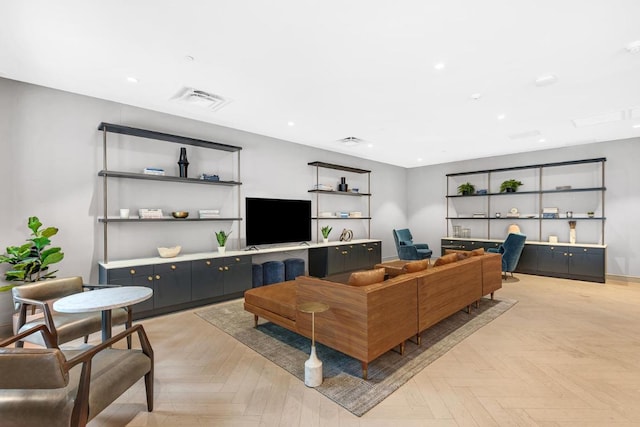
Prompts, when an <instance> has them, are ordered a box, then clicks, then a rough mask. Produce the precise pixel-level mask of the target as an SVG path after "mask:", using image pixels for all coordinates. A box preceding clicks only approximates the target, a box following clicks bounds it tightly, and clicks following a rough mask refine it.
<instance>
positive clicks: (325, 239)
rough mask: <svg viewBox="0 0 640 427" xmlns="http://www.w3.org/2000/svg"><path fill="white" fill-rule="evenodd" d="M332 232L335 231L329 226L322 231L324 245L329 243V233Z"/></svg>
mask: <svg viewBox="0 0 640 427" xmlns="http://www.w3.org/2000/svg"><path fill="white" fill-rule="evenodd" d="M331 230H333V228H331V227H329V226H328V225H325V226H324V227H322V228H321V229H320V231H321V232H322V241H323V242H324V243H328V242H329V233H331Z"/></svg>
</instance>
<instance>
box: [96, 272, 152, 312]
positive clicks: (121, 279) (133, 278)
mask: <svg viewBox="0 0 640 427" xmlns="http://www.w3.org/2000/svg"><path fill="white" fill-rule="evenodd" d="M99 274H100V278H99V281H100V283H108V284H111V285H120V286H144V287H147V288H151V289H153V290H154V293H155V286H154V281H153V266H152V265H140V266H134V267H124V268H114V269H112V270H106V269H104V268H102V267H100V272H99ZM152 310H153V298H149V299H148V300H146V301H142V302H140V303H138V304H135V305H134V306H133V313H134V316H136V317H138V316H139V315H141V314H142V313H145V312H151V311H152Z"/></svg>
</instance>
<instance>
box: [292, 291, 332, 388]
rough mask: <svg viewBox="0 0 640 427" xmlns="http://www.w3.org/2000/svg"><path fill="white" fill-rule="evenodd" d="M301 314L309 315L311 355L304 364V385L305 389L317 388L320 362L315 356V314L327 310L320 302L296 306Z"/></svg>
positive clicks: (320, 378) (320, 368)
mask: <svg viewBox="0 0 640 427" xmlns="http://www.w3.org/2000/svg"><path fill="white" fill-rule="evenodd" d="M298 310H300V311H301V312H303V313H311V354H310V355H309V359H307V361H306V362H304V384H305V385H306V386H307V387H318V386H319V385H320V384H322V361H321V360H320V359H318V356H316V313H322V312H323V311H327V310H329V306H328V305H327V304H325V303H322V302H305V303H302V304H300V305H299V306H298Z"/></svg>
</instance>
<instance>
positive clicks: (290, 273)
mask: <svg viewBox="0 0 640 427" xmlns="http://www.w3.org/2000/svg"><path fill="white" fill-rule="evenodd" d="M283 262H284V278H285V280H293V279H295V278H296V277H298V276H304V260H303V259H302V258H287V259H285V260H284V261H283Z"/></svg>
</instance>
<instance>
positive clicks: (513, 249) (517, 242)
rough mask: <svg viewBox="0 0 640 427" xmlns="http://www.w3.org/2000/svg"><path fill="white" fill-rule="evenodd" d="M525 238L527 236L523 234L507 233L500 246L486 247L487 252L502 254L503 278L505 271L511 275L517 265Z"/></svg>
mask: <svg viewBox="0 0 640 427" xmlns="http://www.w3.org/2000/svg"><path fill="white" fill-rule="evenodd" d="M525 240H527V236H525V235H524V234H518V233H509V235H507V238H506V239H505V240H504V243H502V244H501V245H500V246H498V247H497V248H489V249H487V252H493V253H499V254H502V273H503V278H504V279H506V278H507V273H511V277H513V271H514V270H515V269H516V267H517V266H518V261H519V260H520V254H522V249H524V242H525Z"/></svg>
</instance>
